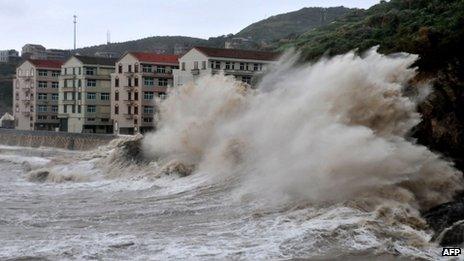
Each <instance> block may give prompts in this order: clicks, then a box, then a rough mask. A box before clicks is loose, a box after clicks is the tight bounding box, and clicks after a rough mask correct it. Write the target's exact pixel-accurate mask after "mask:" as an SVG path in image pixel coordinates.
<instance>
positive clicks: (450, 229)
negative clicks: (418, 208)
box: [423, 196, 464, 246]
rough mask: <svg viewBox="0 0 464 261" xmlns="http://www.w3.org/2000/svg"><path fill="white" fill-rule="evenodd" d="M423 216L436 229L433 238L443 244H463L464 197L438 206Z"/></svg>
mask: <svg viewBox="0 0 464 261" xmlns="http://www.w3.org/2000/svg"><path fill="white" fill-rule="evenodd" d="M423 217H424V218H425V220H426V221H427V223H428V224H429V226H430V228H432V229H433V230H434V231H435V235H434V237H433V239H432V240H434V241H436V242H438V243H439V244H440V245H441V246H462V245H463V243H464V198H463V197H462V196H460V197H459V199H457V200H455V201H453V202H449V203H445V204H442V205H439V206H436V207H434V208H432V209H430V210H428V211H426V212H425V213H423Z"/></svg>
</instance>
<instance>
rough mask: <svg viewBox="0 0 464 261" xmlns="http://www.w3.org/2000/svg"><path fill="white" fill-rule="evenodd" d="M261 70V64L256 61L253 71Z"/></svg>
mask: <svg viewBox="0 0 464 261" xmlns="http://www.w3.org/2000/svg"><path fill="white" fill-rule="evenodd" d="M258 70H259V64H257V63H255V64H253V71H258Z"/></svg>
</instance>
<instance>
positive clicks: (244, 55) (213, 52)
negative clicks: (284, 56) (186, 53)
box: [193, 46, 280, 61]
mask: <svg viewBox="0 0 464 261" xmlns="http://www.w3.org/2000/svg"><path fill="white" fill-rule="evenodd" d="M193 48H194V49H197V50H198V51H200V52H202V53H203V54H205V55H207V56H209V57H223V58H235V59H250V60H264V61H274V60H277V59H278V58H279V55H280V54H279V53H273V52H262V51H251V50H238V49H222V48H211V47H198V46H197V47H193Z"/></svg>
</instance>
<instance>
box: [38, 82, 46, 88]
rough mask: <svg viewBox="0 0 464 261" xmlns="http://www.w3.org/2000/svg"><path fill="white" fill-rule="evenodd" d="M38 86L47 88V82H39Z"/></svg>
mask: <svg viewBox="0 0 464 261" xmlns="http://www.w3.org/2000/svg"><path fill="white" fill-rule="evenodd" d="M39 88H47V82H39Z"/></svg>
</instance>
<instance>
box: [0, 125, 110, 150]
mask: <svg viewBox="0 0 464 261" xmlns="http://www.w3.org/2000/svg"><path fill="white" fill-rule="evenodd" d="M116 137H117V136H116V135H112V134H94V133H68V132H54V131H26V130H13V129H1V128H0V144H3V145H9V146H23V147H55V148H62V149H68V150H91V149H94V148H97V147H99V146H102V145H106V144H108V143H109V142H110V141H111V140H113V139H115V138H116Z"/></svg>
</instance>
